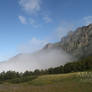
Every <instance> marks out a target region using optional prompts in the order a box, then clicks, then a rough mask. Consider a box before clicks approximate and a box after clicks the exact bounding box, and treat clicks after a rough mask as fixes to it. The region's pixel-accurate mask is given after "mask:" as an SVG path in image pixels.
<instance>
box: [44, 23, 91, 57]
mask: <svg viewBox="0 0 92 92" xmlns="http://www.w3.org/2000/svg"><path fill="white" fill-rule="evenodd" d="M47 48H62V49H63V50H64V51H65V52H67V53H69V54H71V55H72V56H74V57H76V58H78V59H79V58H83V57H87V56H90V55H92V51H91V48H92V24H89V25H88V26H83V27H79V28H77V29H76V30H75V31H71V32H69V33H68V34H67V36H65V37H63V38H62V39H61V41H60V42H57V43H54V44H51V43H49V44H47V45H46V46H45V47H44V49H47Z"/></svg>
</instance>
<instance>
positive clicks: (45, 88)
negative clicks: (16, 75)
mask: <svg viewBox="0 0 92 92" xmlns="http://www.w3.org/2000/svg"><path fill="white" fill-rule="evenodd" d="M0 92H92V80H86V81H85V80H82V79H81V78H80V77H79V73H70V74H58V75H43V76H39V77H38V78H36V79H34V80H32V81H29V82H26V83H22V84H10V83H7V82H6V83H4V84H0Z"/></svg>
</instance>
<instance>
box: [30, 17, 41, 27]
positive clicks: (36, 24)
mask: <svg viewBox="0 0 92 92" xmlns="http://www.w3.org/2000/svg"><path fill="white" fill-rule="evenodd" d="M29 22H30V24H31V25H32V26H33V27H34V28H38V27H40V24H38V23H37V22H36V21H35V20H34V19H32V18H30V19H29Z"/></svg>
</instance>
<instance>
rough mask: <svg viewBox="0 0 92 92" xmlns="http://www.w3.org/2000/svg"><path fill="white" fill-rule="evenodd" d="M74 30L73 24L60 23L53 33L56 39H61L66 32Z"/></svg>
mask: <svg viewBox="0 0 92 92" xmlns="http://www.w3.org/2000/svg"><path fill="white" fill-rule="evenodd" d="M73 30H74V25H73V24H70V23H64V22H63V23H61V24H60V25H59V26H58V28H57V29H56V32H55V35H56V37H57V39H59V40H60V39H61V38H62V37H64V36H66V35H67V33H68V32H70V31H73Z"/></svg>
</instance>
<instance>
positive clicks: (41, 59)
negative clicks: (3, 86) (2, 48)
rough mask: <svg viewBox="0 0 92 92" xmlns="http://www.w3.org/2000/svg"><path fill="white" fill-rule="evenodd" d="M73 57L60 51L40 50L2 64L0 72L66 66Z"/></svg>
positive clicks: (0, 64) (18, 56) (20, 55)
mask: <svg viewBox="0 0 92 92" xmlns="http://www.w3.org/2000/svg"><path fill="white" fill-rule="evenodd" d="M70 60H71V56H70V55H68V54H67V53H65V52H64V51H63V50H61V49H60V50H59V49H48V50H40V51H37V52H35V53H32V54H30V53H26V54H19V55H17V56H15V57H13V58H11V59H9V60H8V61H6V62H2V63H0V72H2V71H9V70H12V71H18V72H24V71H26V70H32V71H33V70H35V69H47V68H50V67H56V66H60V65H63V64H65V63H66V62H68V61H70Z"/></svg>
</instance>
